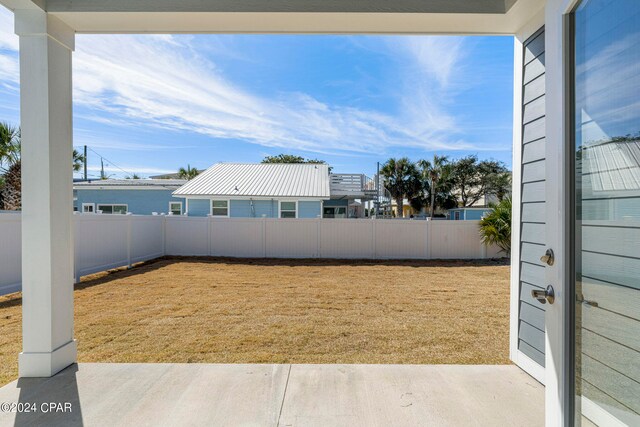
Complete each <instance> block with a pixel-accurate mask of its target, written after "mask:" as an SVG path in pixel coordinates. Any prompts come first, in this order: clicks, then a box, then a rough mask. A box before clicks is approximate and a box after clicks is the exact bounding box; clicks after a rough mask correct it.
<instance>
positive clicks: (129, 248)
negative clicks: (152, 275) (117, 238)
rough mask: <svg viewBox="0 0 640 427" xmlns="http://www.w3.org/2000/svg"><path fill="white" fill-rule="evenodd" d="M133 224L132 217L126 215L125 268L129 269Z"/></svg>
mask: <svg viewBox="0 0 640 427" xmlns="http://www.w3.org/2000/svg"><path fill="white" fill-rule="evenodd" d="M132 222H133V215H132V214H131V213H130V212H128V213H127V268H131V225H132V224H131V223H132Z"/></svg>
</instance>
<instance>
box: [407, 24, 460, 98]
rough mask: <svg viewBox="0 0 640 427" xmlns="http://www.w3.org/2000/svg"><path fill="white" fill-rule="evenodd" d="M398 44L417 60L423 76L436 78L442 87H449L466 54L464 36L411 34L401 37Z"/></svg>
mask: <svg viewBox="0 0 640 427" xmlns="http://www.w3.org/2000/svg"><path fill="white" fill-rule="evenodd" d="M397 45H398V46H399V47H400V48H401V49H403V50H405V51H406V53H407V54H408V55H409V56H411V57H412V58H413V59H414V60H415V63H416V65H417V68H418V70H419V71H421V72H422V73H423V74H424V75H423V76H422V77H423V78H424V77H426V78H431V79H435V80H436V81H437V82H438V83H439V85H440V86H441V87H447V86H448V84H449V82H450V80H451V77H452V75H453V74H454V73H455V72H456V71H458V72H459V67H460V66H461V59H462V56H463V54H464V48H463V47H464V39H463V38H462V37H451V36H433V37H418V36H410V37H403V38H402V39H400V42H399V43H397Z"/></svg>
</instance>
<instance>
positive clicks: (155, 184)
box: [73, 179, 187, 190]
mask: <svg viewBox="0 0 640 427" xmlns="http://www.w3.org/2000/svg"><path fill="white" fill-rule="evenodd" d="M186 182H187V180H186V179H96V180H94V181H84V182H75V183H73V188H74V189H75V190H95V189H112V190H115V189H123V188H126V189H163V188H166V189H167V190H175V189H176V188H179V187H180V186H181V185H184V184H185V183H186Z"/></svg>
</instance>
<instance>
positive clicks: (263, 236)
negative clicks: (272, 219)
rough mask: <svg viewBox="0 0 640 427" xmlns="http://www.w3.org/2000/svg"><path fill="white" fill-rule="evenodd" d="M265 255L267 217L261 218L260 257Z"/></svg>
mask: <svg viewBox="0 0 640 427" xmlns="http://www.w3.org/2000/svg"><path fill="white" fill-rule="evenodd" d="M266 257H267V218H266V217H263V218H262V258H266Z"/></svg>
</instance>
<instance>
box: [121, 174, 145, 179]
mask: <svg viewBox="0 0 640 427" xmlns="http://www.w3.org/2000/svg"><path fill="white" fill-rule="evenodd" d="M124 178H125V179H141V178H140V175H138V174H137V173H134V174H133V175H131V176H129V175H127V176H125V177H124Z"/></svg>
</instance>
